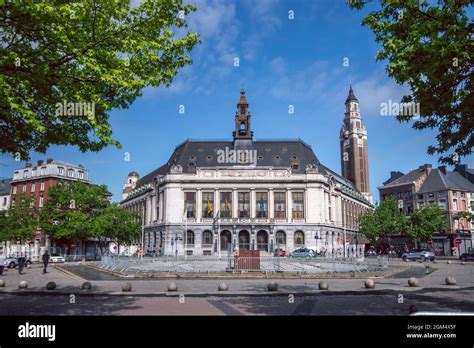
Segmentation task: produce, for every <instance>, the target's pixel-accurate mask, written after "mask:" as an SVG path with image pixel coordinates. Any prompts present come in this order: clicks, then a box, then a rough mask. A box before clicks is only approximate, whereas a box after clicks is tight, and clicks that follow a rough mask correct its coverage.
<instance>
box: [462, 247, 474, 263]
mask: <svg viewBox="0 0 474 348" xmlns="http://www.w3.org/2000/svg"><path fill="white" fill-rule="evenodd" d="M459 258H460V259H461V261H467V260H472V261H474V248H469V249H468V251H467V253H462V254H461V256H459Z"/></svg>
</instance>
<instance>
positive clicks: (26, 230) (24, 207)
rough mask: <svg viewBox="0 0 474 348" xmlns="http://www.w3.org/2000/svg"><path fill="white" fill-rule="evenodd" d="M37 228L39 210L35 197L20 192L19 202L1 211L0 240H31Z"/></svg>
mask: <svg viewBox="0 0 474 348" xmlns="http://www.w3.org/2000/svg"><path fill="white" fill-rule="evenodd" d="M12 203H13V202H12ZM37 228H38V211H37V209H36V208H35V207H34V204H33V198H32V197H30V196H28V195H25V194H24V193H20V194H18V201H17V203H15V204H12V205H11V206H10V208H9V209H8V210H6V211H2V212H1V213H0V241H15V240H18V241H20V242H21V243H24V242H27V241H30V240H31V239H33V233H34V231H35V230H36V229H37Z"/></svg>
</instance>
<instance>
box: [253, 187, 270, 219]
mask: <svg viewBox="0 0 474 348" xmlns="http://www.w3.org/2000/svg"><path fill="white" fill-rule="evenodd" d="M255 197H256V202H255V206H256V207H257V217H259V218H266V217H268V193H267V192H257V194H256V195H255Z"/></svg>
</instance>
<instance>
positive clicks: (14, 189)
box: [13, 186, 16, 194]
mask: <svg viewBox="0 0 474 348" xmlns="http://www.w3.org/2000/svg"><path fill="white" fill-rule="evenodd" d="M13 194H16V186H13Z"/></svg>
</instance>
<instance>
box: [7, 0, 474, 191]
mask: <svg viewBox="0 0 474 348" xmlns="http://www.w3.org/2000/svg"><path fill="white" fill-rule="evenodd" d="M193 2H194V3H195V4H196V5H197V7H198V11H197V12H196V13H194V14H192V15H190V17H189V18H188V20H189V23H190V28H191V29H193V30H196V31H198V32H199V33H201V35H202V37H201V39H202V44H201V45H199V46H197V47H196V48H195V50H194V51H193V52H192V58H193V60H194V62H193V64H192V65H191V66H189V67H186V68H184V69H183V70H181V72H180V74H179V75H178V76H177V77H176V78H175V80H174V83H173V85H172V86H171V87H170V88H169V89H166V88H163V87H160V88H147V89H145V90H144V92H143V96H142V97H141V98H139V99H137V100H136V101H135V103H134V104H133V105H132V106H131V107H130V108H129V109H127V110H114V111H112V112H111V115H110V122H111V125H112V128H113V132H114V137H115V139H118V140H119V141H120V142H121V143H122V145H123V148H122V149H120V150H119V149H116V148H113V147H109V148H107V149H104V150H103V151H101V152H99V153H86V154H83V153H81V152H80V151H79V150H78V149H77V148H75V147H59V146H53V147H51V148H50V149H49V150H48V152H47V153H46V154H44V155H43V154H36V153H34V154H32V155H31V162H33V163H36V161H37V160H38V159H45V158H49V157H51V158H54V159H60V160H63V161H67V162H71V163H76V164H79V163H81V164H83V165H85V166H86V167H87V168H88V169H89V171H90V178H91V180H92V182H94V183H98V184H106V185H107V186H108V187H109V190H110V191H111V192H112V193H113V194H114V200H119V199H120V198H121V191H122V185H123V183H124V181H125V180H126V176H127V174H128V173H129V172H130V171H132V170H135V171H137V172H139V173H140V175H142V176H143V175H145V174H147V173H148V172H150V171H151V170H153V169H155V168H157V167H159V166H160V165H162V164H163V163H164V162H166V161H167V160H168V158H169V157H170V155H171V153H172V151H173V149H174V147H175V146H176V145H177V144H179V143H181V142H182V141H183V140H185V139H186V138H193V139H216V138H217V139H231V135H232V131H233V126H234V115H235V111H236V103H237V100H238V96H239V90H240V87H241V85H242V84H243V85H244V87H245V90H246V92H247V97H248V100H249V104H250V112H251V115H252V129H253V131H254V138H256V139H268V138H298V137H299V138H302V139H303V140H304V141H305V142H307V143H309V144H310V145H311V146H312V148H313V150H314V152H315V153H316V155H317V156H318V158H319V160H320V161H321V162H322V163H323V164H325V165H326V166H328V167H329V168H331V169H333V170H335V171H336V172H338V173H340V172H341V168H340V153H339V130H340V127H341V125H342V120H343V117H344V101H345V98H346V96H347V93H348V89H349V83H350V81H352V85H353V88H354V92H355V95H356V96H357V98H358V99H359V102H360V108H361V112H362V118H363V122H364V123H365V126H366V128H367V130H368V140H369V167H370V172H369V176H370V185H371V191H372V194H373V195H374V198H375V199H376V200H378V190H377V187H378V186H380V185H381V184H382V182H383V181H385V180H386V179H387V178H388V177H389V175H390V171H393V170H400V171H402V172H407V171H409V170H410V169H413V168H416V167H418V166H419V165H421V164H423V163H432V164H433V165H436V164H437V157H434V156H428V155H427V154H426V148H427V146H428V145H429V144H431V143H433V142H434V141H435V135H436V133H435V132H434V131H421V132H420V131H415V130H413V129H411V127H410V125H409V124H406V123H405V124H400V123H398V121H396V120H395V118H394V117H390V116H381V115H380V103H382V102H387V101H388V100H389V99H392V100H393V101H399V100H400V98H401V96H402V95H403V93H404V92H405V91H407V90H406V88H404V87H402V86H398V85H396V84H395V83H394V82H393V81H392V80H390V79H389V78H388V77H387V76H386V73H385V71H384V69H385V64H386V63H385V62H375V55H376V53H377V50H378V49H379V45H378V44H376V43H375V40H374V35H373V34H372V32H371V31H370V29H368V28H366V27H362V26H361V25H360V22H361V20H362V18H363V16H364V14H365V13H367V12H368V11H367V10H364V11H362V12H357V11H354V10H350V9H349V8H348V6H347V5H346V3H345V1H343V0H300V1H286V0H279V1H278V0H258V1H254V0H236V1H231V0H205V1H193ZM369 9H370V7H369ZM290 10H292V11H294V19H292V20H291V19H289V18H288V12H289V11H290ZM236 57H238V58H239V60H240V66H239V67H235V66H234V58H236ZM345 57H347V58H348V59H349V67H344V66H343V59H344V58H345ZM180 105H184V107H185V113H184V114H180V113H179V107H180ZM289 105H294V110H295V113H294V114H289V113H288V106H289ZM125 153H129V154H130V161H126V160H125V157H126V156H125ZM462 161H463V162H464V163H467V164H469V166H470V167H473V166H474V162H473V158H472V157H470V158H463V159H462ZM0 163H1V165H0V177H11V176H12V173H13V171H14V170H15V169H17V168H22V167H23V166H24V163H22V162H15V161H14V160H13V159H12V158H10V157H7V156H2V157H1V158H0Z"/></svg>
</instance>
